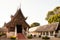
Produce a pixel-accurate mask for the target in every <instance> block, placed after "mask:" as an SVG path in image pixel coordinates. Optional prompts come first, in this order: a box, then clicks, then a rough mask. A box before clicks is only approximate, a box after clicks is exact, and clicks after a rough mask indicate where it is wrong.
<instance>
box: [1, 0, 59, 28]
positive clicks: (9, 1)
mask: <svg viewBox="0 0 60 40" xmlns="http://www.w3.org/2000/svg"><path fill="white" fill-rule="evenodd" d="M20 4H21V10H22V12H23V15H24V16H25V17H28V18H27V20H26V21H27V23H28V24H31V23H33V22H39V23H40V24H41V25H46V24H47V21H46V20H45V17H46V14H47V12H48V11H50V10H53V9H54V8H55V7H57V6H60V0H0V27H2V26H3V25H4V22H6V23H7V22H9V21H10V16H11V15H14V14H15V12H16V11H17V9H18V8H20Z"/></svg>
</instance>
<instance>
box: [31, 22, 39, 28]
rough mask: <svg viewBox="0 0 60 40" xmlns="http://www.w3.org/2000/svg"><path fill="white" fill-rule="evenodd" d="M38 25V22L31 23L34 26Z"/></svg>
mask: <svg viewBox="0 0 60 40" xmlns="http://www.w3.org/2000/svg"><path fill="white" fill-rule="evenodd" d="M39 25H40V23H38V22H34V23H32V24H31V27H36V26H39Z"/></svg>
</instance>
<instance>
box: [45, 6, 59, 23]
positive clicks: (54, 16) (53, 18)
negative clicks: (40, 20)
mask: <svg viewBox="0 0 60 40" xmlns="http://www.w3.org/2000/svg"><path fill="white" fill-rule="evenodd" d="M45 19H46V20H47V21H48V23H53V22H59V21H60V7H56V8H54V10H52V11H49V12H48V14H47V16H46V18H45Z"/></svg>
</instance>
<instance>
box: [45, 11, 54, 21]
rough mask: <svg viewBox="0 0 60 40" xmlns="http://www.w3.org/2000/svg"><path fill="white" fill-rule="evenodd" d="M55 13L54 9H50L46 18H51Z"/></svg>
mask: <svg viewBox="0 0 60 40" xmlns="http://www.w3.org/2000/svg"><path fill="white" fill-rule="evenodd" d="M52 15H54V12H53V11H49V12H48V14H47V17H46V20H48V19H49V17H50V16H52Z"/></svg>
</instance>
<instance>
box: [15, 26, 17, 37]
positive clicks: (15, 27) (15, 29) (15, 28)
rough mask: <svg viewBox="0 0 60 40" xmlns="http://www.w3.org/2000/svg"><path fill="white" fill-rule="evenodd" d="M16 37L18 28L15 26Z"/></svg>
mask: <svg viewBox="0 0 60 40" xmlns="http://www.w3.org/2000/svg"><path fill="white" fill-rule="evenodd" d="M15 36H17V27H16V26H15Z"/></svg>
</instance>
